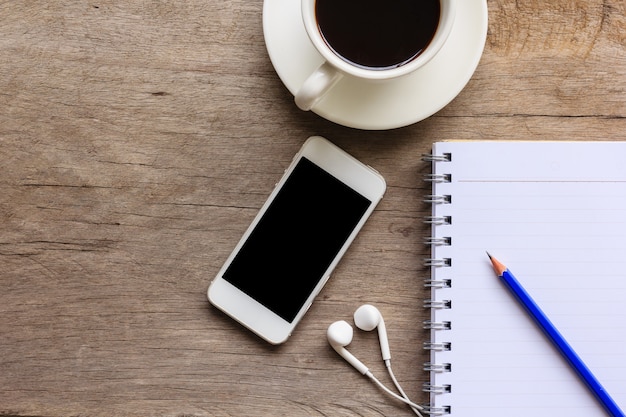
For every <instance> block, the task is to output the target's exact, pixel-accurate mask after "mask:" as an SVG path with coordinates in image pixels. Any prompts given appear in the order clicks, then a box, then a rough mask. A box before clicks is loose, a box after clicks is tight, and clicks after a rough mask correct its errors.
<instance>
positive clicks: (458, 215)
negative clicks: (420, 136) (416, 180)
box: [431, 142, 626, 417]
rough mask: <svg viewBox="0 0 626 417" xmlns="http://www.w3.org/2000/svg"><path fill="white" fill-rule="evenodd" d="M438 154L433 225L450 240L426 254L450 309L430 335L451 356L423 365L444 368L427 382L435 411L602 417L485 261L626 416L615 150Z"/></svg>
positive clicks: (622, 226) (472, 145) (442, 147)
mask: <svg viewBox="0 0 626 417" xmlns="http://www.w3.org/2000/svg"><path fill="white" fill-rule="evenodd" d="M433 153H434V154H436V155H442V154H444V153H450V154H451V161H450V162H436V163H435V164H434V172H435V173H438V174H444V173H445V174H451V176H452V177H451V178H452V179H451V182H450V183H439V184H435V186H434V194H438V195H450V196H451V201H450V203H449V204H447V203H440V204H435V205H434V208H433V210H434V211H433V213H434V215H436V216H451V218H452V222H451V224H450V225H440V226H434V227H433V235H434V236H438V237H450V238H451V239H452V240H451V241H452V244H451V245H450V246H435V247H434V248H433V257H434V258H439V259H444V258H449V259H451V261H450V262H451V266H449V267H433V271H432V272H433V276H434V278H435V279H450V280H452V287H451V288H446V289H436V290H433V294H432V295H433V298H434V299H436V300H451V302H452V303H451V306H452V308H451V309H439V310H433V320H434V321H437V322H442V321H449V322H451V329H450V330H437V331H433V334H432V337H433V339H434V341H435V342H450V343H451V346H452V348H451V350H450V351H443V352H434V353H433V354H432V355H431V360H432V362H434V363H438V364H441V363H450V364H451V372H442V373H435V372H433V373H432V374H431V383H432V384H434V385H445V384H449V385H451V392H450V393H449V394H434V395H433V396H432V401H433V405H434V406H435V407H442V406H450V407H451V408H450V410H451V415H452V416H459V417H471V416H481V417H491V416H493V417H496V416H497V417H502V416H506V417H518V416H519V417H521V416H524V417H527V416H532V417H543V416H545V417H548V416H549V417H556V416H558V417H560V416H564V417H565V416H567V417H576V416H580V417H582V416H584V417H593V416H598V417H604V416H607V415H608V414H607V413H606V412H605V411H604V409H603V408H602V406H601V405H600V403H599V402H598V401H597V400H596V399H595V397H594V396H593V394H591V393H590V391H589V390H588V389H587V387H586V385H584V383H583V382H582V381H581V380H580V379H579V378H578V376H577V374H576V373H575V372H574V371H573V370H572V369H571V368H570V367H569V365H568V364H567V362H566V361H565V359H563V358H562V357H561V355H560V354H559V352H558V351H557V349H556V348H555V347H553V346H552V344H551V343H550V341H549V340H548V339H547V338H546V337H545V336H544V334H543V333H542V332H541V330H540V329H539V328H538V327H537V326H536V325H535V323H534V322H533V320H532V319H531V318H530V317H529V316H528V315H527V313H526V312H525V310H523V308H522V307H521V306H520V305H519V304H518V302H517V301H516V299H514V298H513V296H512V295H511V294H510V293H509V291H508V290H507V289H506V288H505V287H504V285H503V284H502V283H501V282H500V281H499V280H498V278H497V277H496V274H495V273H494V271H493V269H492V266H491V263H490V262H489V259H488V257H487V255H486V253H485V251H487V250H488V251H489V252H490V253H491V254H492V255H493V256H494V257H495V258H497V259H498V260H500V261H501V262H502V263H504V264H505V265H506V266H508V267H509V269H510V270H511V272H512V273H513V274H514V275H515V276H516V278H517V279H518V281H520V283H521V284H522V285H523V286H524V287H525V289H526V290H527V291H528V292H529V294H530V295H531V296H532V297H533V298H534V299H535V301H536V302H537V304H538V305H539V306H540V308H541V309H542V310H543V311H544V312H545V313H546V315H547V316H548V317H549V318H550V320H551V321H552V322H553V323H554V325H555V326H556V327H557V329H559V331H560V332H561V333H562V334H563V336H564V337H565V339H566V340H567V341H568V342H569V343H570V345H571V346H572V347H573V348H574V350H575V351H576V352H577V353H578V355H579V356H580V357H581V358H582V360H583V361H584V362H585V363H586V364H587V366H588V367H589V368H590V369H591V371H592V372H593V373H594V375H595V376H596V377H597V378H598V380H599V381H600V382H601V384H602V385H603V386H604V387H605V388H606V390H607V391H608V392H609V394H610V395H611V396H612V397H613V398H614V399H615V401H616V402H617V403H618V405H619V406H620V407H621V408H622V410H626V143H622V142H595V143H592V142H445V143H437V144H435V145H434V152H433Z"/></svg>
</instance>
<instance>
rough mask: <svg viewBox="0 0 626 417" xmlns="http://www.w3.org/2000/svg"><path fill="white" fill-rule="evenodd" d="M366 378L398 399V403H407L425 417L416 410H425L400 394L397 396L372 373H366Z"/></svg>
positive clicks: (418, 413)
mask: <svg viewBox="0 0 626 417" xmlns="http://www.w3.org/2000/svg"><path fill="white" fill-rule="evenodd" d="M365 376H367V377H368V378H369V379H371V380H372V381H373V382H374V383H375V384H376V385H378V387H379V388H381V389H382V390H383V391H385V392H386V393H387V394H389V395H391V396H392V397H394V398H395V399H397V400H398V401H402V402H403V403H405V404H406V405H408V406H410V407H411V409H414V410H413V411H414V412H415V413H417V415H418V416H420V417H424V416H422V414H420V412H419V411H416V410H420V411H424V408H423V407H422V406H420V405H418V404H415V403H414V402H412V401H411V400H408V399H406V398H404V397H401V396H399V395H398V394H396V393H395V392H393V391H391V390H390V389H389V388H387V387H386V386H384V385H383V383H382V382H380V381H379V380H378V379H377V378H376V377H375V376H374V375H372V373H371V372H370V371H367V372H366V373H365Z"/></svg>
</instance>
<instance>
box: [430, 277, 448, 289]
mask: <svg viewBox="0 0 626 417" xmlns="http://www.w3.org/2000/svg"><path fill="white" fill-rule="evenodd" d="M424 287H427V288H452V280H451V279H440V280H434V279H430V278H427V279H425V280H424Z"/></svg>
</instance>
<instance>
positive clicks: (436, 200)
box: [424, 194, 452, 204]
mask: <svg viewBox="0 0 626 417" xmlns="http://www.w3.org/2000/svg"><path fill="white" fill-rule="evenodd" d="M424 203H428V204H450V203H452V196H451V195H432V194H431V195H427V196H424Z"/></svg>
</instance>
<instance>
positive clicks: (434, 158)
mask: <svg viewBox="0 0 626 417" xmlns="http://www.w3.org/2000/svg"><path fill="white" fill-rule="evenodd" d="M422 161H424V162H450V161H452V154H451V153H444V154H442V155H434V154H432V153H429V154H425V155H422Z"/></svg>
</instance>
